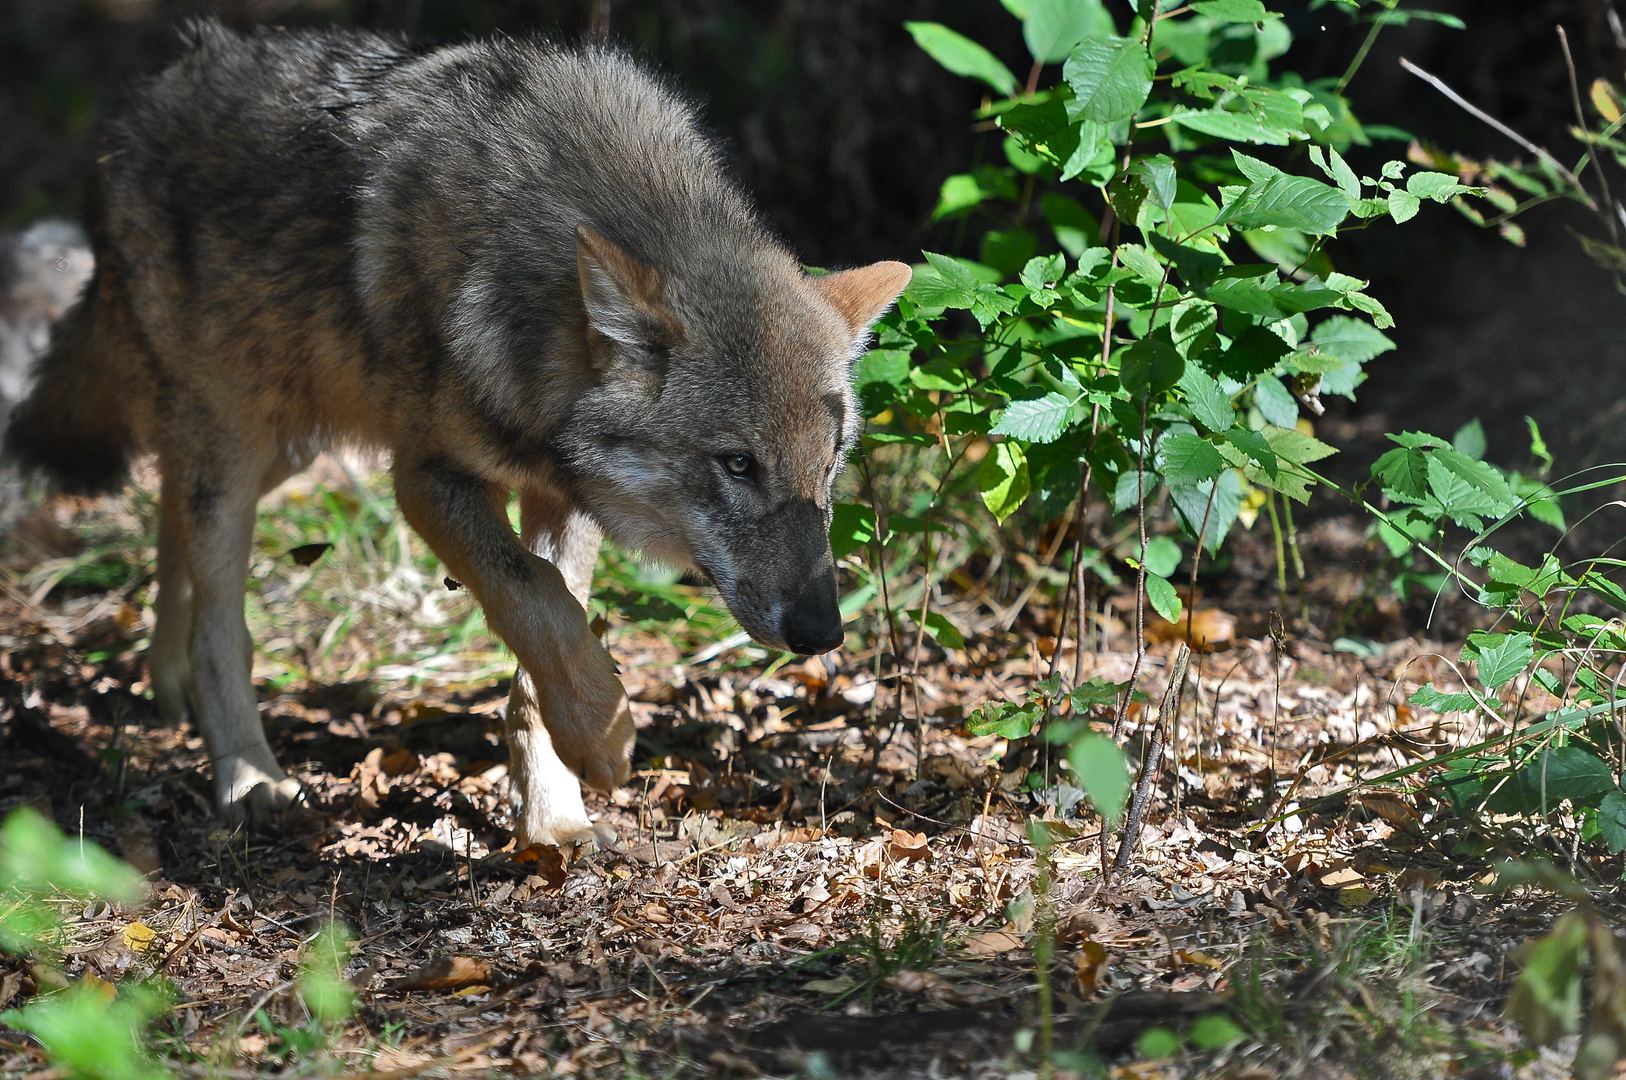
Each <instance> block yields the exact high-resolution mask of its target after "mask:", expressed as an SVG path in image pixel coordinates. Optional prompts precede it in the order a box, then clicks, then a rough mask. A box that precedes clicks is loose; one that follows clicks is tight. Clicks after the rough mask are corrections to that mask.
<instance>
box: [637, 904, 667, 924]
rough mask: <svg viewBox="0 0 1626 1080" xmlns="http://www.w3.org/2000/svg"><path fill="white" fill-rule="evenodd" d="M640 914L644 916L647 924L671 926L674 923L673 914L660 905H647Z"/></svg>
mask: <svg viewBox="0 0 1626 1080" xmlns="http://www.w3.org/2000/svg"><path fill="white" fill-rule="evenodd" d="M638 914H639V915H641V916H643V920H644V921H645V922H650V923H654V924H655V925H656V926H670V925H671V923H672V913H671V912H670V911H668V910H666V908H665V907H663V906H661V905H660V904H645V905H644V906H643V908H642V909H640V910H639V912H638Z"/></svg>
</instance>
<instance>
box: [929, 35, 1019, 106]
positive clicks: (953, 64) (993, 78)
mask: <svg viewBox="0 0 1626 1080" xmlns="http://www.w3.org/2000/svg"><path fill="white" fill-rule="evenodd" d="M903 26H904V29H905V30H908V31H909V33H910V34H911V35H913V37H914V39H915V44H916V45H919V46H920V47H921V48H922V49H924V50H925V51H926V54H927V55H928V56H930V57H931V58H932V59H933V60H936V61H937V62H938V63H939V64H942V65H943V66H944V67H945V68H948V70H950V71H952V72H954V74H956V75H964V76H966V77H967V78H971V79H981V80H982V81H983V82H985V83H987V84H988V85H989V86H991V87H993V88H994V89H995V90H998V91H999V92H1000V93H1001V94H1011V93H1014V92H1015V91H1016V87H1017V81H1016V76H1015V75H1012V74H1011V69H1010V68H1008V67H1006V66H1005V65H1004V64H1003V63H1001V62H1000V59H999V57H997V56H995V55H994V54H993V53H991V52H989V51H988V50H987V49H985V48H983V47H982V46H981V45H978V44H977V43H976V42H975V41H972V40H971V39H970V38H968V37H966V36H964V35H963V34H957V33H955V32H954V31H953V30H950V29H949V28H948V27H946V26H944V25H943V24H942V23H935V22H906V23H904V24H903Z"/></svg>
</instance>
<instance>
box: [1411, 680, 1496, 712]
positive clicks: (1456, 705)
mask: <svg viewBox="0 0 1626 1080" xmlns="http://www.w3.org/2000/svg"><path fill="white" fill-rule="evenodd" d="M1406 700H1407V701H1409V702H1411V703H1412V704H1413V705H1416V706H1417V707H1418V708H1421V709H1433V710H1434V711H1435V712H1442V713H1448V712H1473V711H1474V710H1475V709H1477V708H1479V702H1477V701H1475V700H1474V696H1473V695H1472V694H1463V693H1457V694H1447V693H1445V692H1444V691H1441V690H1436V689H1435V688H1434V684H1433V683H1424V684H1423V685H1422V686H1419V687H1418V688H1417V689H1416V690H1415V691H1413V693H1412V695H1411V697H1409V698H1407V699H1406Z"/></svg>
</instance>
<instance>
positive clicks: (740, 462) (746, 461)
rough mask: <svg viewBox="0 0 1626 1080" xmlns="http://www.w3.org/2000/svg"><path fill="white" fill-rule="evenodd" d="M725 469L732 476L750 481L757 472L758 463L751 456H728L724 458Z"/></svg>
mask: <svg viewBox="0 0 1626 1080" xmlns="http://www.w3.org/2000/svg"><path fill="white" fill-rule="evenodd" d="M723 469H724V471H726V472H727V473H728V475H730V476H733V477H738V478H739V479H741V480H748V479H750V478H751V474H752V473H754V472H756V470H757V463H756V462H755V461H753V460H752V458H751V455H750V454H728V455H726V456H725V457H724V458H723Z"/></svg>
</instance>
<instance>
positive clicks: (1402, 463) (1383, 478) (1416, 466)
mask: <svg viewBox="0 0 1626 1080" xmlns="http://www.w3.org/2000/svg"><path fill="white" fill-rule="evenodd" d="M1372 476H1373V477H1374V478H1375V479H1376V480H1378V482H1380V483H1381V484H1382V485H1383V490H1384V492H1385V494H1387V495H1388V496H1389V497H1390V498H1392V499H1400V500H1401V501H1403V502H1420V501H1421V500H1422V499H1423V498H1424V497H1425V496H1427V495H1428V456H1427V455H1426V454H1424V453H1423V452H1422V451H1421V450H1411V449H1407V448H1406V447H1404V446H1401V447H1396V448H1395V449H1393V450H1390V451H1388V452H1387V453H1385V454H1384V455H1383V456H1382V457H1380V458H1378V459H1377V461H1375V462H1373V463H1372Z"/></svg>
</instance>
